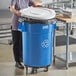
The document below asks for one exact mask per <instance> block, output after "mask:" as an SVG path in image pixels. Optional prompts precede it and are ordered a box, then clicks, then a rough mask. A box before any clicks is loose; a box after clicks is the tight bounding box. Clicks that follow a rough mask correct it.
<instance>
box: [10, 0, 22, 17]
mask: <svg viewBox="0 0 76 76" xmlns="http://www.w3.org/2000/svg"><path fill="white" fill-rule="evenodd" d="M16 4H17V2H16V0H11V5H10V6H9V9H10V11H11V12H12V13H14V14H16V15H17V16H21V13H20V12H19V11H18V10H16Z"/></svg>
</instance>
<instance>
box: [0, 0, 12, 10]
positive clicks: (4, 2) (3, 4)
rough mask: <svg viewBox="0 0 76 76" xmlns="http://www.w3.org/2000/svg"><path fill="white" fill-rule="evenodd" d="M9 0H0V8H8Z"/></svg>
mask: <svg viewBox="0 0 76 76" xmlns="http://www.w3.org/2000/svg"><path fill="white" fill-rule="evenodd" d="M10 2H11V0H0V10H1V9H8V7H9V5H10Z"/></svg>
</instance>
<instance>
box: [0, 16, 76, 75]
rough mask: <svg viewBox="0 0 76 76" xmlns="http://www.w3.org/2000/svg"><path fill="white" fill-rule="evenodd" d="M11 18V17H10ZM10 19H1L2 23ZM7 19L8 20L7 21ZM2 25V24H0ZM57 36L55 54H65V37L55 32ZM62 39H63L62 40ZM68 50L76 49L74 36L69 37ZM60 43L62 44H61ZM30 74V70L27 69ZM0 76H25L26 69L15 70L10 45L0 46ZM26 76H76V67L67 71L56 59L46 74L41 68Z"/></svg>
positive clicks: (62, 33)
mask: <svg viewBox="0 0 76 76" xmlns="http://www.w3.org/2000/svg"><path fill="white" fill-rule="evenodd" d="M10 17H11V15H10ZM10 17H7V16H5V17H3V16H2V17H1V16H0V19H3V21H5V23H6V22H10V20H11V18H10ZM8 19H9V20H8ZM0 23H4V22H2V21H1V22H0ZM56 34H57V45H56V54H62V53H64V52H65V38H63V37H65V36H62V35H64V31H59V30H57V31H56ZM62 38H63V39H62ZM70 39H71V40H70V41H71V42H70V45H69V50H70V51H74V52H75V48H76V42H75V41H76V34H75V32H74V34H73V35H70ZM61 43H62V44H61ZM29 73H30V68H29ZM0 76H26V69H24V70H20V69H18V68H15V62H14V58H13V51H12V45H8V44H0ZM27 76H76V65H71V66H69V68H68V70H66V68H65V63H64V62H62V61H60V60H58V59H56V63H55V65H51V66H50V67H49V70H48V72H43V68H42V69H41V68H40V69H38V73H37V74H28V75H27Z"/></svg>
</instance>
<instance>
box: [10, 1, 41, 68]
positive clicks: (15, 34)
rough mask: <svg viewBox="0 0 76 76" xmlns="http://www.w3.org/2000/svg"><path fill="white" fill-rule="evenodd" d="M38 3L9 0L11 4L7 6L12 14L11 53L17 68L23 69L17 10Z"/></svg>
mask: <svg viewBox="0 0 76 76" xmlns="http://www.w3.org/2000/svg"><path fill="white" fill-rule="evenodd" d="M40 5H41V4H40V3H35V2H34V1H33V0H11V4H10V6H9V9H10V11H11V12H12V13H13V16H12V24H11V29H12V40H13V54H14V59H15V62H16V64H15V66H16V67H17V68H19V69H24V66H23V65H22V63H21V62H22V60H23V58H22V57H23V56H22V33H21V32H20V31H18V24H19V22H18V20H19V17H21V13H20V11H19V10H21V9H24V8H28V7H29V6H34V7H37V6H40Z"/></svg>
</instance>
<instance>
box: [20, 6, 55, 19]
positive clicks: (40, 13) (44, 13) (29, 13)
mask: <svg viewBox="0 0 76 76" xmlns="http://www.w3.org/2000/svg"><path fill="white" fill-rule="evenodd" d="M20 12H21V15H22V16H23V17H27V18H32V19H39V20H48V19H52V18H54V17H55V15H56V13H55V11H54V10H53V9H48V8H41V7H28V8H25V9H22V10H20Z"/></svg>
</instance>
